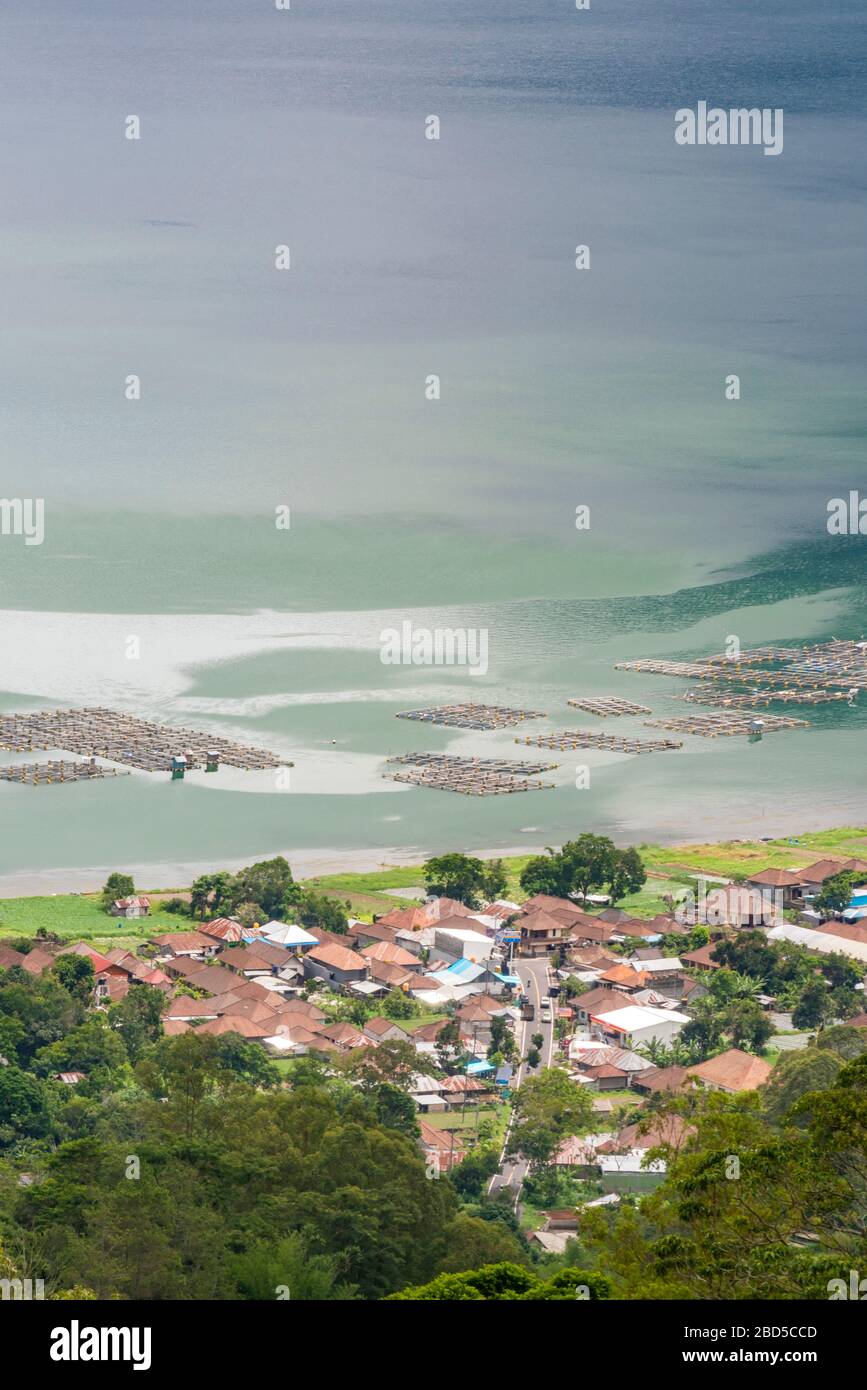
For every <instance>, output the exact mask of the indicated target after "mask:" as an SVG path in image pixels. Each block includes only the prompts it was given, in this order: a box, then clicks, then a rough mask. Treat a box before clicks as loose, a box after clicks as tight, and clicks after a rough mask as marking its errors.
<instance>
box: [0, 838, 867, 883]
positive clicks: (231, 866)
mask: <svg viewBox="0 0 867 1390" xmlns="http://www.w3.org/2000/svg"><path fill="white" fill-rule="evenodd" d="M856 823H857V822H856ZM847 824H851V822H845V821H844V822H842V823H839V822H838V823H836V824H832V825H827V824H815V825H814V824H807V825H804V824H800V825H798V826H797V827H795V828H793V827H792V826H791V825H788V826H786V825H781V826H780V827H779V828H777V827H771V826H769V825H768V824H767V822H766V821H764V820H763V821H762V822H761V824H760V825H759V826H756V827H755V828H756V829H761V830H764V831H769V830H771V829H772V828H773V829H775V830H776V833H775V834H773V835H767V834H766V835H765V836H760V835H750V834H749V833H746V834H744V833H742V834H740V835H737V836H735V835H729V836H725V835H723V836H722V837H720V838H719V839H717V838H716V837H714V836H713V835H712V834H705V835H700V836H695V837H684V836H683V835H664V834H662V835H654V836H653V837H652V838H649V837H647V836H643V837H642V839H641V843H649V844H657V845H661V846H671V847H672V848H683V849H687V848H689V847H690V846H693V845H706V844H711V843H717V844H728V843H731V844H736V843H748V844H757V843H761V842H762V840H763V839H768V840H771V839H774V840H780V839H785V838H787V837H789V836H792V837H800V836H801V835H807V834H816V833H818V834H821V833H822V832H823V831H826V832H831V831H833V830H839V829H843V828H845V826H846V825H847ZM749 828H750V827H749V820H747V823H746V824H745V825H744V826H742V827H741V829H742V831H748V830H749ZM454 848H455V849H456V850H457V851H458V852H460V853H466V854H470V855H473V856H474V857H475V858H477V859H516V858H520V857H522V856H526V855H534V854H544V853H545V849H546V846H545V845H544V844H542V843H539V844H536V843H532V844H522V845H517V846H509V847H502V848H496V849H475V848H472V847H469V848H468V847H466V846H463V845H457V846H454ZM443 852H444V851H443V850H441V849H440V848H437V847H431V848H426V849H424V848H422V847H421V846H419V845H412V846H407V847H404V848H399V847H396V846H390V847H387V848H385V849H379V850H377V849H334V848H322V849H303V850H289V849H277V850H268V851H263V852H261V853H259V852H257V853H255V854H247V855H244V857H243V858H233V859H228V860H221V861H220V862H219V863H218V864H215V863H213V862H212V861H210V860H176V861H162V862H150V863H145V864H125V863H124V864H106V865H94V866H90V867H87V868H81V869H70V868H66V869H20V870H16V871H13V872H10V873H2V874H0V901H2V900H3V899H4V898H36V897H52V896H55V895H56V896H62V895H65V894H70V893H82V894H85V893H97V892H99V891H100V890H101V889H102V886H103V884H104V883H105V881H106V879H107V877H108V875H109V874H110V873H115V872H123V873H129V874H132V876H133V878H134V879H135V882H136V885H137V891H138V892H141V893H168V894H172V893H183V892H186V891H188V889H189V887H190V884H191V883H192V881H193V879H194V878H197V877H198V876H199V875H200V874H208V873H216V872H217V871H219V870H221V869H225V870H227V871H228V872H230V873H237V872H238V870H240V869H243V868H246V867H247V865H249V864H253V863H258V862H260V861H261V860H263V859H273V858H275V857H276V856H277V855H278V854H283V855H284V856H285V858H286V859H287V860H288V861H289V864H290V865H291V868H292V873H293V875H294V876H295V877H296V878H297V879H311V878H318V877H325V876H329V875H333V874H341V873H347V874H353V873H358V874H365V873H377V872H384V871H387V870H389V869H403V868H415V867H416V866H418V867H420V866H421V865H422V864H423V863H424V862H425V860H426V859H428V858H430V856H431V855H432V854H440V853H443Z"/></svg>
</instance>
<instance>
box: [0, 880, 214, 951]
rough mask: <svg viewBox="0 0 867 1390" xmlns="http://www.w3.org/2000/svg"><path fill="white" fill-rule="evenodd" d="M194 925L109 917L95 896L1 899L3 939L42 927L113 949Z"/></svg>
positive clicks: (159, 917) (170, 918)
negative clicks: (107, 944) (108, 945)
mask: <svg viewBox="0 0 867 1390" xmlns="http://www.w3.org/2000/svg"><path fill="white" fill-rule="evenodd" d="M193 925H194V923H191V922H190V921H189V919H188V918H186V917H178V916H176V915H175V914H174V913H171V912H160V911H156V912H152V913H151V915H150V917H145V918H141V919H138V920H135V921H128V920H127V919H126V918H125V917H109V915H108V913H106V912H103V910H102V907H101V906H100V900H99V897H98V896H97V895H96V894H92V895H90V894H89V895H87V896H85V895H81V896H79V895H78V894H75V893H58V894H56V895H54V896H52V897H49V898H2V899H0V938H5V939H7V940H8V938H9V937H14V936H34V935H35V934H36V931H37V929H38V928H39V927H44V928H45V929H46V931H51V932H55V933H56V934H57V935H58V936H62V937H63V938H64V939H71V940H73V941H78V940H83V941H92V942H94V943H95V944H105V943H110V945H112V946H124V945H131V944H132V945H137V944H138V943H139V942H141V941H145V940H147V938H148V937H151V936H162V934H163V933H164V932H169V931H184V930H186V931H189V930H190V928H191V927H192V926H193Z"/></svg>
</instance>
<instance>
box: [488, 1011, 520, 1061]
mask: <svg viewBox="0 0 867 1390" xmlns="http://www.w3.org/2000/svg"><path fill="white" fill-rule="evenodd" d="M517 1050H518V1049H517V1044H516V1043H515V1039H514V1036H513V1034H512V1030H511V1028H510V1027H509V1025H508V1023H507V1022H506V1020H505V1018H502V1017H494V1018H492V1019H491V1041H490V1043H489V1045H488V1061H491V1060H492V1055H493V1054H499V1055H500V1057H502V1058H503V1060H509V1059H510V1058H512V1057H514V1056H515V1054H516V1052H517Z"/></svg>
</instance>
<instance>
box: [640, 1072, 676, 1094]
mask: <svg viewBox="0 0 867 1390" xmlns="http://www.w3.org/2000/svg"><path fill="white" fill-rule="evenodd" d="M688 1075H689V1072H688V1070H687V1068H686V1067H654V1068H653V1070H652V1071H642V1072H638V1073H637V1074H636V1076H635V1080H634V1082H633V1085H634V1086H640V1087H641V1089H642V1091H650V1092H651V1093H652V1094H653V1095H656V1094H657V1093H658V1092H660V1091H678V1090H679V1089H680V1087H681V1086H682V1085H683V1083H684V1082H685V1081H686V1078H687V1076H688Z"/></svg>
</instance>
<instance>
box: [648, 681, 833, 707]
mask: <svg viewBox="0 0 867 1390" xmlns="http://www.w3.org/2000/svg"><path fill="white" fill-rule="evenodd" d="M673 698H674V699H675V700H685V701H686V703H687V704H688V705H720V706H721V707H722V708H723V709H756V708H757V707H758V706H764V705H771V704H783V705H824V704H830V703H832V702H833V701H835V700H849V701H851V700H852V696H851V695H850V694H848V693H847V692H846V691H845V690H740V691H737V690H714V689H713V688H712V687H711V686H707V685H706V686H699V687H698V688H697V689H696V690H685V691H684V693H683V694H682V695H675V696H674V697H673ZM648 713H650V711H649V710H648Z"/></svg>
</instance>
